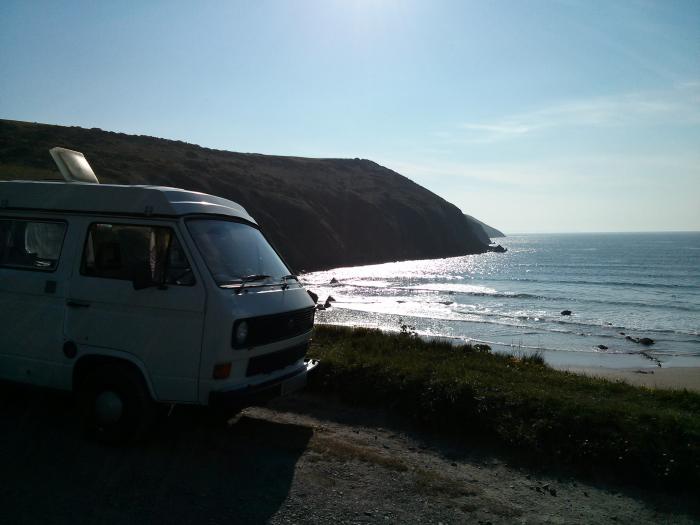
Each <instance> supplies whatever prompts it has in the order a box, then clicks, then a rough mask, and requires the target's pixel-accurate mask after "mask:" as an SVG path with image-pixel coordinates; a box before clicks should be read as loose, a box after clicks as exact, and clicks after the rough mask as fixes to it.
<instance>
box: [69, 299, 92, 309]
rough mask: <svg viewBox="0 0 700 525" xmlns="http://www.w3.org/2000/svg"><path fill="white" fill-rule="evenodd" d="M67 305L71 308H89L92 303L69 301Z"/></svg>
mask: <svg viewBox="0 0 700 525" xmlns="http://www.w3.org/2000/svg"><path fill="white" fill-rule="evenodd" d="M66 305H67V306H70V307H71V308H88V307H89V306H90V303H88V302H87V301H76V300H75V299H68V300H67V301H66Z"/></svg>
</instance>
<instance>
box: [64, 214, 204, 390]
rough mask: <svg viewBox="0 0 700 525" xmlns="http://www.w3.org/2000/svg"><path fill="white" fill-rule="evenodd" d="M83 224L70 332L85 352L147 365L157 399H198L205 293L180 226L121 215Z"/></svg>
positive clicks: (68, 317) (69, 317)
mask: <svg viewBox="0 0 700 525" xmlns="http://www.w3.org/2000/svg"><path fill="white" fill-rule="evenodd" d="M86 229H87V235H86V240H85V245H84V247H83V250H82V256H81V260H80V267H79V271H76V272H75V273H74V275H73V277H72V278H71V281H70V289H69V297H68V301H67V306H68V308H67V310H66V326H65V331H66V336H67V337H68V338H69V339H71V340H73V341H75V342H76V343H77V344H78V346H79V348H80V351H81V353H85V352H95V353H104V354H110V353H112V354H114V355H124V356H127V357H130V358H133V359H134V360H135V361H137V362H140V363H143V365H145V368H146V372H147V374H148V378H149V379H150V381H151V383H152V385H153V388H154V390H155V394H156V397H157V398H158V399H159V400H161V401H180V402H193V401H196V400H197V386H198V379H199V373H198V371H199V358H200V350H201V340H202V329H203V317H204V305H205V301H206V296H205V289H204V286H203V283H202V282H201V281H200V280H199V279H198V278H197V275H196V271H195V268H194V267H193V266H192V265H191V264H190V261H191V260H192V258H191V257H188V255H187V254H186V253H185V251H184V249H183V245H184V244H183V243H182V242H181V239H180V238H179V237H178V232H177V228H176V225H175V224H173V223H169V222H158V221H148V224H144V222H137V221H131V220H121V219H120V220H119V221H108V220H105V221H101V222H93V223H91V224H89V225H87V224H86ZM137 288H138V289H137Z"/></svg>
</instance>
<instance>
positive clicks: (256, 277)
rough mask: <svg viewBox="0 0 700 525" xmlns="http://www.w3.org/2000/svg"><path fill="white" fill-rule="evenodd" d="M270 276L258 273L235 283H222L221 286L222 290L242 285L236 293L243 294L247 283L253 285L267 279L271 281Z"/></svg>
mask: <svg viewBox="0 0 700 525" xmlns="http://www.w3.org/2000/svg"><path fill="white" fill-rule="evenodd" d="M269 278H270V276H269V275H265V274H262V273H256V274H253V275H246V276H243V277H241V278H240V279H236V280H235V281H229V282H225V283H221V284H220V285H219V286H220V287H221V288H233V287H234V286H235V285H240V286H238V288H236V293H241V292H242V291H243V288H245V285H246V283H252V282H254V281H263V280H265V279H269Z"/></svg>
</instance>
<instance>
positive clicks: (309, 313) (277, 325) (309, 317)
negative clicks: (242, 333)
mask: <svg viewBox="0 0 700 525" xmlns="http://www.w3.org/2000/svg"><path fill="white" fill-rule="evenodd" d="M314 313H315V310H314V307H313V306H311V307H309V308H303V309H301V310H293V311H291V312H282V313H280V314H273V315H265V316H261V317H251V318H250V319H241V320H239V321H236V323H235V324H234V326H233V333H232V334H231V346H233V347H234V348H250V347H253V346H260V345H265V344H268V343H274V342H275V341H282V340H284V339H289V338H290V337H295V336H297V335H301V334H305V333H306V332H308V331H310V330H311V329H312V328H313V326H314ZM243 321H245V322H246V323H248V337H247V339H246V341H245V342H244V344H243V345H237V344H236V328H237V326H238V324H239V323H241V322H243Z"/></svg>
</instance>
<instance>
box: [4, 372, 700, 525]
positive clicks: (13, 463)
mask: <svg viewBox="0 0 700 525" xmlns="http://www.w3.org/2000/svg"><path fill="white" fill-rule="evenodd" d="M0 407H1V410H2V413H3V417H2V418H1V423H0V465H1V466H2V467H1V469H2V476H3V478H2V484H1V485H0V505H1V507H0V509H2V512H1V513H0V516H2V517H1V518H0V521H1V522H2V523H7V524H14V523H27V524H30V523H31V524H33V523H37V524H38V523H41V524H53V523H56V524H64V523H71V524H79V523H89V524H129V525H133V524H141V523H174V522H177V523H179V524H188V523H193V524H194V523H197V524H205V523H206V524H217V523H226V524H239V523H273V524H287V523H319V524H325V523H328V524H331V523H332V524H340V523H432V524H437V523H443V524H448V523H481V524H486V523H492V524H496V523H630V524H646V523H649V524H657V523H698V522H699V521H697V514H695V517H694V516H693V515H692V514H691V513H690V511H689V510H688V509H690V504H691V502H689V501H687V500H684V499H682V498H681V497H672V496H669V495H664V494H655V493H653V492H650V491H641V490H633V489H622V488H620V487H616V488H614V489H613V488H611V487H609V486H608V487H606V486H603V485H601V484H591V483H587V482H584V481H581V480H577V479H575V478H572V477H571V476H566V475H562V474H558V475H557V474H551V473H550V474H548V473H547V472H546V471H540V470H538V471H534V470H532V469H526V468H524V467H522V466H514V465H512V464H510V463H509V461H508V460H506V459H504V456H503V454H501V455H500V456H499V455H498V454H496V453H493V452H488V451H486V450H485V449H484V447H481V448H480V449H479V450H472V449H470V448H468V447H465V446H464V445H460V444H458V443H456V442H450V441H449V440H445V439H444V438H439V437H435V436H430V435H427V434H425V433H420V432H416V431H414V430H411V427H410V426H408V425H406V424H404V423H403V422H401V421H400V420H397V419H395V418H392V417H391V416H390V415H388V414H386V413H385V412H383V411H381V410H369V409H357V408H352V407H348V406H347V405H342V404H339V403H335V402H332V401H329V400H323V399H320V398H317V397H313V396H310V395H301V396H294V397H290V398H285V399H280V400H276V401H275V402H273V403H271V404H270V405H269V406H268V407H265V408H262V407H255V408H249V409H246V410H245V411H243V412H242V413H241V414H239V415H238V416H236V417H235V418H234V419H232V420H231V421H229V423H228V424H227V425H222V424H220V423H219V424H215V423H213V422H212V421H210V418H209V414H208V413H207V412H205V411H202V410H194V409H184V408H180V409H176V410H175V412H174V413H173V414H172V415H171V417H169V418H168V419H167V420H165V421H163V422H162V423H161V424H160V425H159V428H158V430H157V432H156V433H155V435H154V436H153V438H152V439H151V441H150V442H149V443H148V444H147V445H144V446H141V447H133V448H126V449H114V448H106V447H102V446H100V445H97V444H94V443H90V442H86V441H85V440H84V439H83V437H82V435H81V433H80V430H79V421H78V419H77V417H76V414H75V409H74V406H73V404H72V402H71V400H70V398H67V397H65V396H60V395H57V394H55V393H51V392H41V391H39V392H37V391H26V390H25V389H19V388H15V387H7V386H2V387H0Z"/></svg>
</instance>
